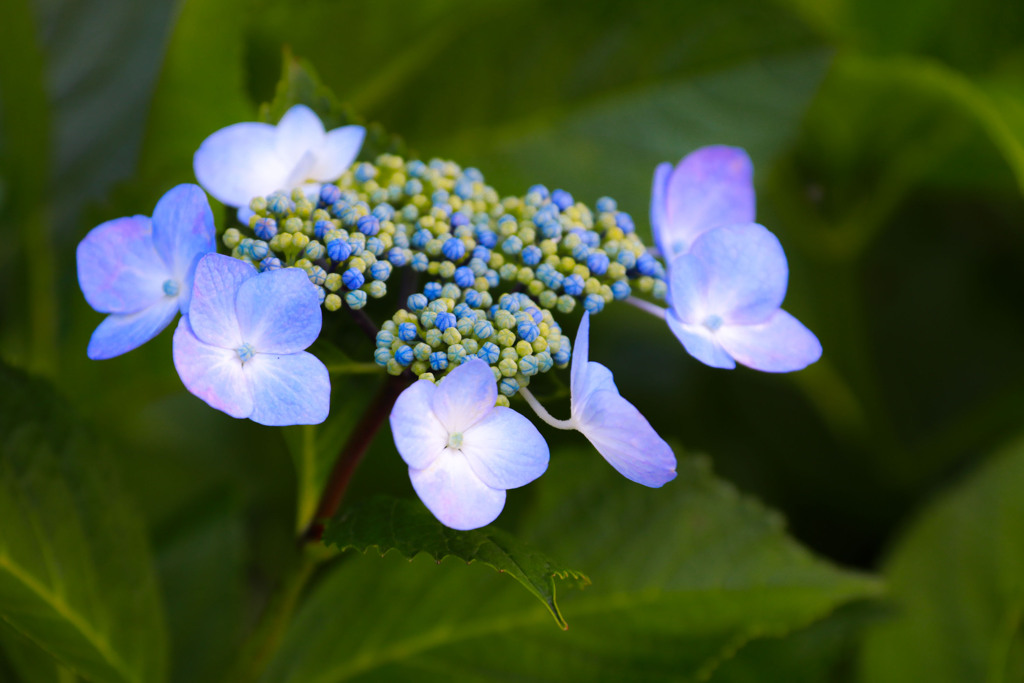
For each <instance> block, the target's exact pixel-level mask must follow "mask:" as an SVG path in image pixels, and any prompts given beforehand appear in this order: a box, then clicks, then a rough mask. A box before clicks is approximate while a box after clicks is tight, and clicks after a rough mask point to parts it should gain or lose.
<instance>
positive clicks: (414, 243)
mask: <svg viewBox="0 0 1024 683" xmlns="http://www.w3.org/2000/svg"><path fill="white" fill-rule="evenodd" d="M432 239H434V235H433V233H431V232H430V231H429V230H427V229H426V228H419V229H418V230H417V231H416V232H414V233H413V234H412V237H411V238H410V239H409V246H411V247H412V248H413V249H422V248H423V247H425V246H427V242H429V241H430V240H432Z"/></svg>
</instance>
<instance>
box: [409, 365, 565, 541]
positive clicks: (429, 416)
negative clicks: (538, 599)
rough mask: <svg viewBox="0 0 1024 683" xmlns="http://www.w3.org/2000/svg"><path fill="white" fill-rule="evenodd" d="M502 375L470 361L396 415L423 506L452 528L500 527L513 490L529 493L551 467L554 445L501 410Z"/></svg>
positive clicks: (424, 387)
mask: <svg viewBox="0 0 1024 683" xmlns="http://www.w3.org/2000/svg"><path fill="white" fill-rule="evenodd" d="M497 398H498V390H497V387H496V385H495V382H494V374H493V372H492V371H491V369H490V367H489V366H488V365H487V363H485V362H484V361H482V360H479V359H475V358H474V359H470V360H468V361H466V362H465V363H463V364H462V365H460V366H459V367H457V368H456V369H455V370H453V371H452V372H450V373H449V374H448V375H447V376H445V378H444V379H442V380H441V382H440V383H438V384H434V383H433V382H430V381H428V380H419V381H417V382H416V383H414V384H413V385H412V386H410V387H409V388H408V389H406V390H405V391H404V392H402V395H401V396H399V397H398V400H397V401H396V402H395V406H394V408H393V409H392V411H391V432H392V434H393V436H394V439H395V446H396V447H397V448H398V452H399V454H400V455H401V456H402V459H403V460H405V462H406V464H407V465H409V478H410V479H411V480H412V485H413V488H414V489H415V490H416V494H417V495H418V496H419V497H420V500H422V501H423V503H424V504H425V505H426V506H427V508H428V509H429V510H430V511H431V512H432V513H433V514H434V516H435V517H437V518H438V519H439V520H440V521H441V522H442V523H443V524H444V525H445V526H448V527H451V528H453V529H462V530H465V529H476V528H478V527H482V526H484V525H486V524H489V523H490V522H492V521H494V520H495V519H496V518H497V517H498V515H499V514H500V513H501V510H502V508H503V507H504V506H505V490H506V489H511V488H517V487H519V486H525V485H526V484H529V483H530V482H531V481H533V480H534V479H536V478H537V477H539V476H540V475H541V474H543V473H544V471H545V470H546V469H547V466H548V458H549V452H548V445H547V443H546V442H545V441H544V437H542V436H541V435H540V432H539V431H537V428H536V427H534V426H533V424H532V423H531V422H530V421H529V420H528V419H526V418H525V417H523V416H522V415H520V414H519V413H517V412H516V411H514V410H512V409H511V408H504V407H501V406H495V401H496V400H497Z"/></svg>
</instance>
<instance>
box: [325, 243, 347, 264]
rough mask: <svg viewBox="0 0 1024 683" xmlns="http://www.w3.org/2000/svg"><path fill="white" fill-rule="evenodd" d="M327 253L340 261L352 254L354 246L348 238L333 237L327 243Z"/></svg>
mask: <svg viewBox="0 0 1024 683" xmlns="http://www.w3.org/2000/svg"><path fill="white" fill-rule="evenodd" d="M327 255H328V256H330V257H331V260H332V261H338V262H339V263H340V262H341V261H344V260H346V259H347V258H348V257H349V256H351V255H352V247H351V246H349V243H348V242H347V241H346V240H339V239H333V240H331V241H329V242H328V243H327Z"/></svg>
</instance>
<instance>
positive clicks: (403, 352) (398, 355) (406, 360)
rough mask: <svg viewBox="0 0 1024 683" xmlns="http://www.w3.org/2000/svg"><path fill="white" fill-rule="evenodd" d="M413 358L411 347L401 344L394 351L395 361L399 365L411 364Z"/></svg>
mask: <svg viewBox="0 0 1024 683" xmlns="http://www.w3.org/2000/svg"><path fill="white" fill-rule="evenodd" d="M413 358H414V356H413V352H412V347H411V346H406V345H405V344H403V345H402V346H399V347H398V348H397V349H395V360H396V361H398V362H399V364H400V365H410V364H412V361H413Z"/></svg>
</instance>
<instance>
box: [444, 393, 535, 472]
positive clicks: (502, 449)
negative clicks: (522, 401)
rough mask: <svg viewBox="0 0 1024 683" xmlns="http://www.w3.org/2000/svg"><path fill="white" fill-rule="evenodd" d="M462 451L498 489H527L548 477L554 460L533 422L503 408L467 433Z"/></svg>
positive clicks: (492, 413)
mask: <svg viewBox="0 0 1024 683" xmlns="http://www.w3.org/2000/svg"><path fill="white" fill-rule="evenodd" d="M491 384H494V379H493V375H492V378H491ZM492 405H493V404H492ZM461 450H462V453H463V454H464V455H465V456H466V458H467V460H468V461H469V465H470V467H472V468H473V472H474V473H475V474H476V476H477V477H479V478H480V480H481V481H482V482H483V483H485V484H487V485H488V486H490V487H491V488H495V489H514V488H518V487H520V486H526V485H527V484H529V483H530V482H531V481H533V480H534V479H536V478H537V477H539V476H540V475H542V474H544V472H545V470H547V468H548V459H549V457H550V452H549V450H548V444H547V442H546V441H545V440H544V437H543V436H541V434H540V432H539V431H537V428H536V427H535V426H533V423H532V422H530V421H529V420H528V419H526V418H525V417H523V416H522V415H520V414H519V413H517V412H516V411H514V410H512V409H511V408H504V407H501V406H496V407H492V408H491V411H490V412H489V413H487V415H485V416H484V417H483V418H482V419H481V420H478V421H477V422H476V423H474V424H473V426H472V427H470V428H469V429H467V430H466V431H465V432H464V433H463V440H462V448H461Z"/></svg>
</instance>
